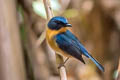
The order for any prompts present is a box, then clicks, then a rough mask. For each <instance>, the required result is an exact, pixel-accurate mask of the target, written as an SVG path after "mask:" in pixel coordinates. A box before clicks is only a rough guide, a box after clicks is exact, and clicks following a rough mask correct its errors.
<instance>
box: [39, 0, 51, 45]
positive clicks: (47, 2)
mask: <svg viewBox="0 0 120 80" xmlns="http://www.w3.org/2000/svg"><path fill="white" fill-rule="evenodd" d="M43 2H44V6H45V10H46V15H47V20H48V21H49V20H50V19H51V18H52V17H53V12H52V8H51V5H50V1H49V0H43ZM45 36H46V30H44V31H43V32H42V34H41V36H40V38H39V39H38V40H37V46H39V45H40V44H41V43H42V42H43V41H44V40H45Z"/></svg>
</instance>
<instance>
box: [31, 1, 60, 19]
mask: <svg viewBox="0 0 120 80" xmlns="http://www.w3.org/2000/svg"><path fill="white" fill-rule="evenodd" d="M32 6H33V10H34V12H35V13H36V14H38V15H39V16H41V17H42V18H45V19H46V18H47V17H46V12H45V7H44V4H43V2H42V1H34V2H33V4H32ZM51 7H52V9H53V10H54V11H59V10H60V7H61V6H60V4H59V2H58V0H51Z"/></svg>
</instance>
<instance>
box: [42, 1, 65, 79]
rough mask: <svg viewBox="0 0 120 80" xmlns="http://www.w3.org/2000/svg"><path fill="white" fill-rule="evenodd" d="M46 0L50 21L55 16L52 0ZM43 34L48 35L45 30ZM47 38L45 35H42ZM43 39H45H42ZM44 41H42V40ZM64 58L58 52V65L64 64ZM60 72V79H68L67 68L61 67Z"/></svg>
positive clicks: (45, 4)
mask: <svg viewBox="0 0 120 80" xmlns="http://www.w3.org/2000/svg"><path fill="white" fill-rule="evenodd" d="M43 2H44V6H45V10H46V14H47V20H48V21H49V20H50V19H51V18H52V17H53V12H52V8H51V5H50V0H43ZM43 33H44V34H43V36H45V35H46V33H45V31H44V32H43ZM42 38H45V37H42ZM41 40H43V39H41ZM41 43H42V42H41ZM63 62H64V60H63V57H62V56H61V55H58V54H56V63H57V65H58V66H59V65H61V64H63ZM59 72H60V79H61V80H67V76H66V70H65V67H64V66H61V67H60V68H59Z"/></svg>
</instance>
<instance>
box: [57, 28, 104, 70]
mask: <svg viewBox="0 0 120 80" xmlns="http://www.w3.org/2000/svg"><path fill="white" fill-rule="evenodd" d="M55 39H56V43H57V44H58V46H59V48H60V49H62V50H63V51H65V52H67V53H68V54H70V55H72V56H73V57H75V58H77V59H79V60H80V61H82V62H83V63H85V62H84V60H83V58H82V54H83V55H84V56H86V57H88V58H90V59H91V60H92V61H93V62H94V63H95V64H96V66H97V67H98V68H99V69H100V70H101V71H103V72H104V68H103V66H102V65H101V64H100V63H98V62H97V61H96V60H95V59H94V58H93V57H92V56H91V55H90V54H89V53H88V52H87V50H86V49H85V48H84V46H83V45H82V44H81V43H80V41H79V40H78V39H77V38H76V37H75V36H74V35H73V34H72V33H71V32H70V31H69V30H67V31H66V32H64V33H60V34H58V35H56V36H55Z"/></svg>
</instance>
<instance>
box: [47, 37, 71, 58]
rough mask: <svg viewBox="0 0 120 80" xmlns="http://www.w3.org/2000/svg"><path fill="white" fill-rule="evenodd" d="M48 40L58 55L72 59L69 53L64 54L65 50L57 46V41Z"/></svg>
mask: <svg viewBox="0 0 120 80" xmlns="http://www.w3.org/2000/svg"><path fill="white" fill-rule="evenodd" d="M47 40H48V44H49V45H50V47H51V48H52V49H53V50H54V51H55V52H56V53H57V54H60V55H62V56H65V57H70V55H68V53H66V52H64V51H63V50H61V49H60V48H59V46H58V45H57V44H56V42H55V40H53V39H47Z"/></svg>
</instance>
